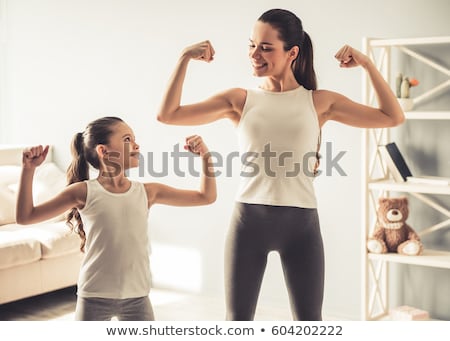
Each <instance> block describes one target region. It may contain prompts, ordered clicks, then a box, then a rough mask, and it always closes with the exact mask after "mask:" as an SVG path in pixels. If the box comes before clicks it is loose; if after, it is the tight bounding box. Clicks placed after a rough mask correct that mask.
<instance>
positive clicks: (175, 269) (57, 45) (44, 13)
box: [0, 0, 450, 319]
mask: <svg viewBox="0 0 450 341" xmlns="http://www.w3.org/2000/svg"><path fill="white" fill-rule="evenodd" d="M0 3H1V5H2V6H0V9H1V10H2V15H1V17H0V18H2V20H3V22H2V23H1V26H0V27H1V29H2V34H1V37H4V38H3V39H4V41H5V43H4V44H3V45H2V46H1V47H2V48H3V49H4V50H3V51H2V53H4V56H5V58H4V59H3V61H2V60H1V59H0V61H2V62H1V64H0V66H2V65H3V67H2V68H1V69H0V70H1V71H2V74H1V77H0V80H1V83H0V85H1V88H0V90H1V92H0V95H1V96H0V99H1V100H2V105H1V106H0V110H1V112H0V113H1V120H0V122H1V125H0V127H1V129H2V130H1V131H0V133H1V137H0V139H1V140H0V142H4V143H5V142H6V143H26V144H34V143H49V144H53V145H56V149H55V156H56V158H57V160H58V161H59V163H60V165H61V166H62V167H66V166H67V163H68V162H69V157H70V155H69V142H70V139H71V137H72V136H73V134H74V133H75V132H77V131H81V130H83V129H84V126H85V125H86V124H87V123H88V122H89V121H91V120H92V119H94V118H97V117H99V116H103V115H119V116H121V117H123V118H124V119H125V120H126V121H127V122H128V123H129V124H130V125H131V126H132V127H134V129H135V134H136V136H137V139H138V142H140V144H141V150H142V151H143V152H144V153H145V152H147V151H153V152H154V155H155V158H156V161H155V162H159V161H158V156H159V157H161V153H162V152H164V151H171V150H172V148H173V145H174V144H176V143H182V141H183V139H184V137H185V136H186V135H189V134H192V133H200V134H202V135H203V136H204V138H205V140H206V141H207V142H208V144H209V146H210V148H211V149H212V150H216V151H219V152H220V153H222V154H223V155H228V154H229V153H231V152H232V151H235V150H237V149H236V148H237V141H236V138H235V132H234V129H233V127H232V125H231V124H229V123H228V122H218V123H214V124H211V125H208V126H202V127H187V128H186V127H172V126H165V125H162V124H160V123H158V122H157V121H156V119H155V113H156V110H157V108H158V104H159V100H160V98H161V93H162V91H163V89H164V86H165V84H166V81H167V79H168V77H169V75H170V73H171V70H172V68H173V66H174V64H175V62H176V60H177V57H178V55H179V52H180V51H181V49H182V48H183V47H184V46H185V45H187V44H191V43H195V42H197V41H199V40H203V39H210V40H211V41H212V43H213V45H214V46H215V49H216V52H217V55H216V60H215V61H214V62H213V63H211V64H208V65H207V64H203V63H192V64H191V65H190V68H189V72H188V76H187V80H186V87H185V93H184V101H185V102H191V101H196V100H199V99H203V98H205V97H207V96H210V95H212V94H213V93H215V92H216V91H219V90H222V89H226V88H229V87H234V86H241V87H247V86H254V85H255V84H257V82H256V81H257V80H255V79H253V78H252V77H251V75H250V69H249V62H248V59H247V41H248V37H249V34H250V30H251V28H252V25H253V23H254V21H255V20H256V19H257V17H258V16H259V15H260V14H261V13H262V12H263V11H265V10H266V9H269V8H272V7H282V8H288V9H291V10H293V11H294V12H296V13H297V14H298V15H299V16H300V17H301V18H302V20H303V23H304V27H305V30H306V31H307V32H308V33H309V34H310V35H311V37H312V39H313V43H314V47H315V67H316V71H317V75H318V80H319V85H320V87H321V88H326V89H330V90H335V91H338V92H341V93H343V94H345V95H347V96H348V97H350V98H352V99H354V100H357V101H359V100H360V98H361V96H360V94H361V70H360V69H354V70H341V69H339V67H338V65H337V62H336V61H335V60H334V58H333V56H334V53H335V52H336V51H337V50H338V49H339V48H340V47H341V46H342V45H343V44H351V45H353V46H355V47H357V48H360V47H361V42H362V38H363V37H364V36H374V37H378V36H379V37H387V38H389V37H412V36H434V35H448V34H450V27H449V24H448V13H450V2H448V1H447V0H431V1H421V0H400V1H391V0H378V1H372V2H368V1H358V0H343V1H331V0H329V1H326V0H318V1H306V0H295V1H294V0H284V1H274V0H272V1H260V2H252V1H250V2H243V1H238V0H229V1H223V2H220V3H219V2H212V1H206V0H205V1H200V0H192V1H181V0H179V1H172V0H166V1H160V2H155V1H145V0H76V1H75V0H40V1H33V0H0ZM360 134H361V131H360V130H359V129H355V128H349V127H345V126H342V125H339V124H335V123H330V124H328V125H327V126H326V127H325V129H324V137H323V140H324V146H325V143H326V142H332V147H333V151H334V154H337V153H338V152H339V151H346V154H345V156H344V158H343V159H342V162H341V166H342V167H343V169H344V170H345V171H346V172H347V174H348V176H346V177H341V176H338V175H336V174H334V176H331V177H321V178H319V179H318V180H317V181H316V190H317V195H318V198H319V205H320V206H319V212H320V216H321V224H322V231H323V237H324V242H325V248H326V288H325V289H326V292H325V302H324V312H325V313H326V314H331V315H335V316H340V317H342V318H350V319H358V318H359V316H360V315H359V313H360V274H361V273H360V268H361V263H360V231H361V226H360V224H361V213H360V210H361V194H360V189H361V186H360V181H361V174H360V169H361V165H360V161H361V160H360V154H361V146H360V144H361V139H360ZM159 160H160V159H159ZM237 166H238V165H237V164H236V165H235V167H234V171H233V176H232V177H226V176H223V175H222V176H220V177H219V178H218V190H219V198H218V201H217V202H216V203H215V204H214V205H213V206H208V207H201V208H189V209H186V208H172V207H154V208H152V210H151V218H150V224H151V233H152V240H153V241H154V243H155V244H154V256H155V263H156V264H155V267H154V272H155V280H156V281H157V282H158V281H159V282H160V283H163V284H166V285H169V286H178V287H181V288H183V289H186V290H192V291H199V292H201V293H204V294H207V295H215V296H223V275H222V268H223V256H222V254H223V244H224V238H225V235H226V231H227V227H228V221H229V217H230V214H231V210H232V207H233V197H234V194H235V191H236V187H237V181H238V179H237V174H238V169H237ZM155 169H160V168H158V166H155ZM147 178H148V177H147ZM156 180H157V181H161V182H164V183H166V184H170V185H177V186H183V187H186V188H192V187H196V186H197V184H198V181H197V179H196V178H194V177H187V178H179V177H175V176H169V177H166V178H164V179H156ZM167 246H169V247H170V248H169V249H167V248H166V247H167ZM173 247H175V250H177V253H176V254H175V255H174V253H173V252H172V253H169V254H170V255H172V258H171V259H170V262H168V263H167V264H168V266H167V269H163V268H161V262H159V261H158V258H159V259H161V258H162V257H164V256H165V255H166V253H165V252H166V251H167V250H169V251H170V250H172V251H173V250H174V249H173ZM164 264H166V263H164ZM157 270H158V271H157ZM189 275H192V276H189ZM186 278H187V279H186ZM196 279H198V280H196ZM447 283H448V282H447ZM261 300H263V301H265V302H271V303H273V304H277V305H280V306H285V307H286V309H288V303H287V295H286V289H285V287H284V282H283V278H282V272H281V269H280V265H279V262H278V259H277V257H276V255H271V257H270V260H269V266H268V268H267V271H266V275H265V279H264V283H263V288H262V292H261Z"/></svg>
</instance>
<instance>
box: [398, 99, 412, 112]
mask: <svg viewBox="0 0 450 341" xmlns="http://www.w3.org/2000/svg"><path fill="white" fill-rule="evenodd" d="M397 99H398V102H399V103H400V106H401V107H402V109H403V111H411V110H412V109H413V108H414V100H413V99H412V98H397Z"/></svg>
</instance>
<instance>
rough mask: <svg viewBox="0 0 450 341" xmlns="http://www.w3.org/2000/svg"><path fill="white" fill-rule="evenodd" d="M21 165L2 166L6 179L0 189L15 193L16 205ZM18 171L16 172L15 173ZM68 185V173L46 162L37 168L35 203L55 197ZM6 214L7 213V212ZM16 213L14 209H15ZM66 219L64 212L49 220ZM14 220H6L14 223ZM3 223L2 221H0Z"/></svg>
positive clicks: (34, 184)
mask: <svg viewBox="0 0 450 341" xmlns="http://www.w3.org/2000/svg"><path fill="white" fill-rule="evenodd" d="M20 172H21V167H19V166H0V175H1V174H4V175H5V179H4V180H2V181H1V182H0V190H2V187H6V188H3V190H4V191H5V192H10V193H13V198H14V199H13V200H14V207H15V200H16V197H17V191H18V189H19V183H18V182H19V178H20ZM15 173H16V174H15ZM65 187H66V175H65V173H64V172H63V171H61V170H60V169H59V168H58V166H56V164H55V163H53V162H46V163H44V164H42V165H41V166H39V167H37V168H36V172H35V175H34V178H33V201H34V204H35V205H39V204H42V203H43V202H45V201H47V200H49V199H51V198H53V197H54V196H55V195H57V194H58V193H59V192H61V191H62V190H63V189H64V188H65ZM0 210H1V209H0ZM5 214H6V213H5ZM13 214H14V211H13ZM63 219H64V214H61V215H60V216H57V217H55V218H52V219H50V220H49V221H61V220H63ZM13 222H15V218H14V219H13V221H8V222H5V223H4V224H7V223H13ZM0 225H1V222H0Z"/></svg>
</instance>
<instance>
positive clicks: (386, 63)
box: [361, 36, 450, 320]
mask: <svg viewBox="0 0 450 341" xmlns="http://www.w3.org/2000/svg"><path fill="white" fill-rule="evenodd" d="M363 46H364V52H366V53H367V55H368V56H370V58H371V59H372V60H373V62H374V64H375V65H377V68H378V69H379V71H380V72H381V73H382V75H383V77H385V78H386V80H388V82H390V81H391V80H392V70H391V67H392V56H393V55H396V54H397V53H400V54H403V55H406V56H409V57H410V58H412V59H414V60H415V61H418V62H420V63H422V64H423V65H425V66H427V67H430V68H432V69H434V70H435V72H437V73H440V74H441V76H442V74H443V75H444V76H445V80H444V81H443V82H441V83H439V84H437V85H436V86H434V87H430V88H429V89H425V90H426V91H425V92H423V93H422V94H421V95H420V96H417V97H416V98H414V105H415V108H418V110H412V111H408V112H405V118H406V120H435V121H439V120H441V121H444V120H448V122H450V110H448V109H447V108H439V109H438V108H435V110H424V109H422V110H421V109H420V104H421V103H422V102H424V101H425V100H429V99H431V98H433V97H435V96H436V95H438V94H440V93H441V92H443V91H448V90H449V89H450V69H449V67H448V65H447V64H444V63H443V62H442V61H441V58H440V57H439V58H436V57H437V56H440V55H442V54H445V53H447V52H448V48H450V36H442V37H416V38H399V39H378V38H365V39H364V40H363ZM363 90H364V91H363V103H364V104H366V105H374V103H375V99H376V97H375V96H374V93H375V92H374V89H373V86H372V84H371V82H370V80H369V78H368V77H365V78H364V79H363ZM436 123H439V124H440V122H436ZM417 128H418V129H420V128H421V127H417ZM390 132H391V128H384V129H366V130H365V131H364V134H363V148H362V153H363V155H362V159H363V167H362V170H363V181H364V186H363V197H364V204H363V214H362V216H363V217H362V218H363V219H362V220H363V223H362V225H363V227H364V231H363V233H362V244H363V245H366V243H367V238H368V237H369V235H370V234H371V233H372V232H373V231H374V228H375V227H376V221H377V217H376V215H377V198H379V197H380V196H382V195H385V194H389V193H385V192H399V193H410V195H411V196H413V197H414V198H416V199H417V200H419V201H421V202H422V203H423V204H424V205H425V207H428V208H430V209H434V210H436V211H438V212H440V213H441V214H443V215H444V216H445V218H444V219H445V220H443V221H441V222H438V223H434V225H432V226H427V227H422V228H421V229H420V231H419V236H421V237H422V236H423V235H427V234H431V233H435V232H436V231H439V230H441V229H443V228H448V227H449V226H450V209H449V208H448V207H445V206H444V205H442V204H441V203H440V202H439V201H437V200H435V199H434V198H432V196H430V194H431V195H450V185H431V184H417V183H409V182H396V181H394V180H390V179H387V178H388V177H389V173H388V172H386V168H387V167H386V165H385V162H382V161H383V160H382V158H381V155H380V154H379V149H378V147H379V146H380V145H383V144H387V143H389V142H392V139H391V135H390ZM436 138H439V137H436ZM380 174H381V175H380ZM380 176H381V177H383V178H380ZM376 191H379V192H376ZM361 250H362V257H363V258H364V260H363V262H362V274H363V275H362V277H361V281H362V292H361V294H362V299H361V301H362V306H361V308H362V309H361V311H362V316H363V319H364V320H377V319H379V318H382V317H383V316H389V301H390V298H389V291H390V287H389V271H388V270H389V267H388V265H389V263H398V264H410V265H418V266H424V267H433V268H441V269H450V251H438V250H432V249H428V248H427V247H426V245H425V249H424V252H423V254H422V255H420V256H405V255H400V254H398V253H387V254H373V253H367V248H366V247H362V248H361Z"/></svg>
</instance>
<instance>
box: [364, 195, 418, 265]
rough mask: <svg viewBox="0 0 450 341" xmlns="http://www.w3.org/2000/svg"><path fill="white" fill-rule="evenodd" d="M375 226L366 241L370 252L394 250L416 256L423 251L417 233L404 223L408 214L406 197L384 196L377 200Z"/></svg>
mask: <svg viewBox="0 0 450 341" xmlns="http://www.w3.org/2000/svg"><path fill="white" fill-rule="evenodd" d="M378 203H379V207H378V210H377V226H376V227H375V230H374V232H373V234H372V237H370V238H369V239H368V241H367V249H368V251H369V252H372V253H387V252H396V253H399V254H402V255H407V256H417V255H420V254H421V253H422V251H423V245H422V243H421V241H420V238H419V236H418V234H417V233H416V232H415V231H414V230H413V229H412V228H411V227H410V226H409V225H408V224H407V223H406V220H407V219H408V215H409V209H408V198H407V197H397V198H384V197H381V198H380V199H379V201H378Z"/></svg>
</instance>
